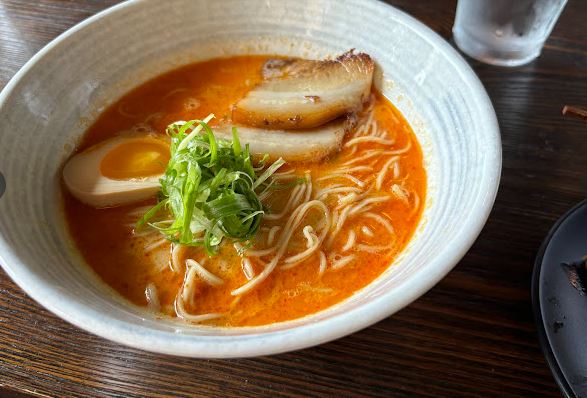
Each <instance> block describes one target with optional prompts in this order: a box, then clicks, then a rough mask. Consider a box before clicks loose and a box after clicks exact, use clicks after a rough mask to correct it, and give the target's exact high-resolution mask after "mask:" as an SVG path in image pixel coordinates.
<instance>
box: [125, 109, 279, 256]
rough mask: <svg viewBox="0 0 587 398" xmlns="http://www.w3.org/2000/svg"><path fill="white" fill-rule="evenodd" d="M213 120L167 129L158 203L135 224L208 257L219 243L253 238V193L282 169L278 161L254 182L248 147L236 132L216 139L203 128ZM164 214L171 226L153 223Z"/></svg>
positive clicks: (259, 209) (256, 210)
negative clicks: (166, 157) (166, 159)
mask: <svg viewBox="0 0 587 398" xmlns="http://www.w3.org/2000/svg"><path fill="white" fill-rule="evenodd" d="M213 117H214V115H209V116H208V117H207V118H205V119H204V120H190V121H188V122H176V123H173V124H171V125H169V126H168V127H167V134H168V135H169V136H170V137H171V159H170V160H169V163H168V164H167V168H166V170H165V174H164V175H163V177H162V178H161V180H160V181H161V194H160V198H159V203H157V204H156V205H155V206H154V207H153V208H152V209H151V210H149V211H148V212H147V213H146V214H145V215H144V216H143V217H142V218H141V219H140V220H139V222H138V223H137V228H141V227H143V226H144V225H145V224H148V225H150V226H151V227H153V228H156V229H158V230H159V231H160V232H161V233H162V234H163V235H165V237H166V238H167V239H169V240H170V241H172V242H175V243H179V244H183V245H189V246H204V247H205V248H206V251H207V252H208V253H209V254H213V253H215V252H216V250H217V248H218V245H219V244H220V242H222V240H223V238H225V237H227V238H230V239H233V240H237V241H245V240H249V239H251V238H252V237H253V236H254V235H255V234H256V232H257V230H258V229H259V225H260V223H261V219H262V217H263V214H264V210H263V205H262V204H261V201H260V200H259V195H258V194H257V191H258V192H263V191H265V190H266V189H268V188H270V187H271V185H272V181H271V175H272V174H273V173H274V172H275V171H276V170H277V169H278V168H279V167H281V166H282V165H283V164H285V161H284V160H283V159H281V158H279V159H278V160H276V161H275V162H273V164H271V165H270V166H269V167H267V168H265V170H264V171H263V172H262V173H261V175H260V176H257V175H256V174H255V167H254V165H253V160H252V158H251V154H250V152H249V145H248V144H246V145H244V146H241V142H240V141H239V138H238V133H237V129H236V128H233V130H232V141H230V140H224V139H217V138H216V137H215V136H214V133H213V131H212V129H211V128H210V126H209V125H208V122H209V121H210V120H211V119H212V118H213ZM265 159H266V157H265V158H264V160H265ZM263 163H264V162H263ZM164 208H165V209H167V210H168V211H169V212H170V213H171V215H172V218H173V220H169V221H167V222H166V221H154V218H155V216H156V215H157V214H158V213H160V211H161V210H163V209H164Z"/></svg>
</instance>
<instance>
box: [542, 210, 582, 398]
mask: <svg viewBox="0 0 587 398" xmlns="http://www.w3.org/2000/svg"><path fill="white" fill-rule="evenodd" d="M585 255H587V200H585V201H583V202H581V203H579V204H578V205H577V206H575V207H574V208H572V209H571V210H569V211H568V212H567V213H566V214H565V215H564V216H562V217H561V218H560V219H559V220H558V221H557V223H556V224H555V225H554V227H552V229H551V230H550V232H549V234H548V236H547V237H546V239H545V240H544V243H543V244H542V246H541V247H540V251H539V252H538V256H537V257H536V263H535V265H534V274H533V276H532V304H533V306H534V316H535V319H536V324H537V327H538V335H539V338H540V344H541V346H542V351H543V353H544V356H545V357H546V361H547V362H548V365H549V366H550V369H551V370H552V373H553V375H554V378H555V379H556V381H557V383H558V385H559V387H560V388H561V390H562V391H563V393H564V394H565V395H566V396H567V397H573V398H574V397H585V398H587V295H585V292H584V291H583V289H582V287H583V286H582V281H583V285H585V284H586V283H585V282H587V281H586V280H585V279H586V278H585V276H586V275H587V271H585V268H584V267H582V266H579V264H581V259H582V257H583V256H585ZM577 270H578V271H577Z"/></svg>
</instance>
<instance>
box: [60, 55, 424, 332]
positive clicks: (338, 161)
mask: <svg viewBox="0 0 587 398" xmlns="http://www.w3.org/2000/svg"><path fill="white" fill-rule="evenodd" d="M267 59H269V57H265V56H241V57H232V58H226V59H215V60H211V61H207V62H202V63H198V64H193V65H189V66H186V67H182V68H180V69H177V70H174V71H171V72H169V73H166V74H164V75H162V76H159V77H157V78H155V79H153V80H151V81H149V82H147V83H145V84H143V85H141V86H140V87H138V88H137V89H135V90H133V91H131V92H130V93H128V94H127V95H125V96H124V97H123V98H121V99H120V100H119V101H117V102H116V103H114V104H113V105H112V106H111V107H109V108H108V109H107V110H106V111H105V112H104V113H103V114H102V115H101V116H100V117H99V119H98V120H97V121H96V122H95V123H94V124H93V125H92V126H91V127H90V128H89V130H88V132H87V133H86V135H85V136H84V137H83V140H82V142H81V144H80V147H79V149H78V150H80V151H81V150H83V149H85V148H88V147H89V146H91V145H94V144H96V143H98V142H100V141H102V140H105V139H107V138H111V137H114V136H116V135H119V134H121V132H126V131H135V132H152V133H155V134H164V131H165V127H166V126H167V125H168V124H170V123H172V122H174V121H177V120H190V119H195V118H200V119H201V118H203V117H205V116H206V115H208V114H209V113H215V114H216V116H217V118H218V120H216V121H213V122H211V126H214V125H215V124H216V123H218V122H229V121H230V114H231V106H232V104H233V103H235V102H236V101H237V100H238V99H240V98H241V97H242V96H244V95H245V94H246V92H247V91H248V90H250V89H251V87H253V86H254V85H255V84H257V83H259V82H260V81H261V79H262V77H261V68H262V65H263V64H264V62H265V61H267ZM371 106H372V108H371V109H372V110H371V112H372V117H373V119H372V120H373V121H374V122H375V125H376V126H377V128H378V129H381V131H386V132H385V133H382V134H383V135H382V136H383V137H384V139H388V138H386V137H391V138H389V140H393V141H394V142H393V144H392V145H391V146H390V148H391V150H401V149H402V148H404V149H405V151H404V152H401V151H399V152H401V153H398V154H397V155H393V156H395V157H396V158H394V160H393V163H389V164H393V167H389V169H390V170H389V172H388V173H387V174H386V176H385V178H384V179H383V180H382V181H383V186H384V187H385V189H387V191H388V192H389V195H388V196H389V197H390V199H389V200H386V201H385V202H381V203H374V204H370V205H369V207H370V208H372V210H370V211H369V213H370V214H376V215H378V216H380V217H383V218H384V219H385V220H387V221H388V222H389V223H390V224H391V225H392V227H393V232H390V231H389V230H388V228H387V227H386V226H385V225H384V224H382V223H381V222H379V221H378V220H377V219H376V217H371V216H369V217H368V216H357V217H354V218H349V219H348V221H346V223H345V224H344V226H343V227H342V229H341V230H340V232H339V233H338V234H337V235H336V238H335V239H334V240H333V242H332V244H331V245H330V247H329V248H328V250H327V251H328V252H327V253H325V255H326V256H327V263H328V267H327V269H326V271H325V272H324V273H323V274H322V275H320V274H319V272H318V269H319V264H320V256H319V255H318V254H316V255H313V256H312V257H310V258H309V259H308V260H305V261H303V262H302V263H300V264H298V265H297V266H295V267H293V268H291V269H287V270H286V269H279V268H278V269H276V270H274V271H273V272H272V273H271V274H270V275H269V277H268V278H267V279H266V280H265V281H263V282H262V283H261V284H260V285H259V286H257V287H256V288H255V289H253V290H252V291H250V292H247V293H244V294H242V295H240V296H236V297H235V296H232V295H231V294H230V292H231V291H232V290H234V289H236V288H238V287H240V286H242V285H244V284H245V283H246V282H247V278H246V276H245V273H244V272H243V259H242V258H241V257H240V256H239V254H238V252H237V250H235V248H234V247H233V245H232V244H230V243H226V244H224V243H223V245H222V246H221V249H220V252H219V255H217V256H214V257H210V258H209V257H208V256H206V254H205V252H204V250H203V249H201V248H189V249H186V250H184V252H183V253H182V259H187V258H194V259H197V260H198V261H200V262H201V263H202V264H203V265H204V266H205V267H206V269H208V270H209V271H210V272H212V273H214V274H216V275H218V276H219V277H221V278H222V279H223V280H224V281H225V282H224V283H223V284H222V285H220V286H210V285H208V284H206V283H204V282H202V281H201V280H196V282H195V283H196V286H195V291H196V296H195V297H193V298H191V299H190V300H189V302H188V303H187V305H186V309H187V310H188V311H189V312H190V313H193V314H203V313H222V314H224V315H223V316H222V317H220V318H217V319H213V320H210V321H206V322H204V323H205V324H209V325H218V326H253V325H264V324H270V323H274V322H280V321H286V320H291V319H295V318H299V317H302V316H305V315H309V314H312V313H315V312H317V311H320V310H323V309H325V308H327V307H329V306H331V305H334V304H336V303H338V302H340V301H341V300H344V299H345V298H347V297H349V296H351V295H352V294H353V293H355V292H356V291H357V290H359V289H361V288H362V287H364V286H366V285H367V284H369V283H370V282H371V281H373V280H374V279H375V278H377V277H378V276H379V275H380V274H381V273H382V272H383V271H384V270H386V269H387V268H388V267H389V266H390V264H392V263H393V260H394V258H395V257H396V256H397V254H398V253H400V252H401V251H402V250H403V249H404V248H405V246H406V244H407V243H408V242H409V240H410V238H411V236H412V235H413V233H414V231H415V229H416V227H417V225H418V222H419V220H420V216H421V213H422V209H423V204H424V202H425V195H426V174H425V169H424V165H423V158H422V152H421V149H420V146H419V144H418V142H417V139H416V137H415V135H414V134H413V132H412V130H411V128H410V126H409V125H408V123H407V122H406V120H405V119H404V118H403V116H402V115H401V114H400V113H399V111H398V110H397V109H396V108H395V107H394V106H393V105H392V104H391V103H390V102H389V101H388V100H387V99H386V98H384V97H383V96H382V95H380V94H378V93H376V92H375V93H373V95H372V104H371ZM355 133H356V132H355ZM353 136H355V137H356V136H357V135H353V134H349V136H347V137H346V138H345V143H349V140H351V139H352V137H353ZM382 142H383V141H382ZM357 148H359V149H357ZM381 148H382V144H381V143H377V142H364V143H360V144H358V145H353V146H348V147H347V146H345V145H344V144H343V149H342V150H341V152H340V153H338V154H337V155H335V156H333V157H331V158H330V159H327V160H326V161H324V162H321V163H317V164H310V163H303V164H302V163H296V164H291V165H288V166H287V168H286V169H285V170H294V173H295V174H296V175H299V176H304V175H309V176H311V179H312V183H313V187H312V189H313V191H312V192H313V193H312V195H313V196H316V195H318V194H319V193H320V192H321V190H324V189H325V188H326V186H327V185H328V184H331V185H330V186H331V187H336V184H335V183H336V181H338V180H337V177H332V175H333V174H335V173H336V172H337V170H338V171H340V170H341V169H344V170H350V171H349V172H348V173H350V174H351V175H353V176H354V178H355V179H358V180H359V182H361V181H373V180H374V178H375V177H376V176H377V175H378V174H377V173H379V170H380V169H382V168H383V167H385V164H388V163H385V162H386V160H387V158H383V157H382V156H366V155H369V154H371V153H374V154H376V153H377V152H376V151H379V150H380V149H381ZM384 149H385V148H384ZM156 153H157V154H158V152H156ZM158 155H159V154H158ZM117 156H119V157H120V154H118V155H117ZM360 156H366V157H365V159H364V160H361V159H358V158H359V157H360ZM354 159H357V160H356V161H355V160H354ZM115 160H116V161H118V162H123V161H124V156H122V157H121V158H120V159H118V158H117V159H115ZM353 161H355V163H352V162H353ZM349 162H351V163H350V164H349ZM395 164H397V166H396V165H395ZM347 165H348V166H347ZM369 168H372V169H373V171H369V170H368V169H369ZM150 172H151V171H147V172H146V173H147V174H148V173H150ZM147 174H146V175H147ZM342 180H344V178H343V179H341V180H340V181H342ZM345 183H348V181H345ZM332 184H335V185H332ZM339 185H340V184H339ZM293 189H295V186H294V185H292V187H290V188H287V189H284V190H281V191H278V192H276V194H275V195H273V196H272V197H271V198H270V199H269V200H268V201H267V203H266V205H267V206H268V207H269V208H270V210H271V212H272V213H274V214H277V213H279V212H280V209H282V208H283V206H284V205H285V203H286V202H287V200H288V199H289V197H290V196H291V194H292V191H293ZM64 196H65V206H64V208H65V214H66V218H67V221H68V224H69V226H70V229H71V235H72V237H73V239H74V240H75V242H76V243H77V246H78V248H79V250H80V251H81V253H82V254H83V256H84V258H85V259H86V261H87V262H88V264H89V265H90V266H91V267H92V268H93V269H94V270H95V272H97V273H98V274H99V275H100V277H101V278H102V279H103V280H104V281H105V282H106V283H107V284H109V285H110V286H112V287H113V288H114V289H116V290H117V291H118V292H119V293H120V294H121V295H122V296H124V297H125V298H127V299H128V300H130V301H131V302H133V303H135V304H137V305H139V306H146V305H147V299H146V296H145V289H146V286H147V285H149V284H151V285H152V286H154V287H155V288H156V291H157V294H158V298H159V301H160V303H161V312H162V314H165V315H169V316H175V308H174V301H175V299H176V296H177V294H178V290H179V289H180V288H181V286H182V283H183V281H184V276H185V275H184V274H185V272H184V271H182V272H174V271H172V269H171V268H170V266H169V262H170V251H171V245H170V243H169V242H166V241H162V240H160V237H159V236H156V235H155V236H152V235H153V234H147V235H144V236H139V235H141V234H134V233H133V224H134V223H135V222H136V220H137V218H138V217H140V215H141V209H142V208H143V207H144V206H146V205H153V204H155V203H156V201H155V199H153V200H151V201H147V202H143V203H138V204H133V205H129V206H122V207H116V208H108V209H94V208H92V207H89V206H87V205H84V204H83V203H81V202H79V201H77V200H76V199H74V198H73V197H71V196H70V195H69V194H68V193H67V191H66V190H65V189H64ZM339 199H340V197H339ZM340 200H344V198H343V199H340ZM325 203H327V204H328V206H329V207H331V209H335V207H336V205H337V203H338V202H337V200H335V199H332V198H331V199H330V200H325ZM365 214H366V213H365ZM311 218H312V216H311V215H309V221H308V222H311V221H312V220H311ZM286 219H287V217H285V218H282V219H281V220H264V221H263V224H262V227H261V230H260V232H259V233H258V235H257V236H256V238H255V242H253V246H256V245H257V243H258V244H260V245H261V246H262V244H263V243H264V242H267V241H268V239H269V235H270V233H271V232H270V231H271V227H273V226H279V225H282V224H283V223H284V222H285V220H286ZM351 231H352V232H351ZM351 238H354V242H352V239H351ZM304 242H305V238H304V236H303V234H302V231H301V228H300V230H299V231H297V232H296V236H295V237H294V238H293V240H292V243H291V252H292V253H297V252H299V251H300V247H301V248H302V250H303V245H304ZM349 242H350V243H351V244H350V247H345V246H349V245H348V244H349ZM367 245H370V246H369V248H370V249H369V250H363V249H362V248H365V247H367ZM382 247H384V249H381V248H382ZM337 256H338V257H337ZM345 256H346V257H348V256H353V257H352V258H353V260H352V261H350V262H349V263H348V264H346V265H344V266H341V267H340V268H338V269H334V267H333V265H334V264H335V263H336V262H337V261H339V259H340V258H344V257H345ZM251 264H252V267H253V269H254V270H255V272H256V273H259V272H261V271H262V269H263V261H261V260H258V259H254V258H251ZM391 266H393V265H391Z"/></svg>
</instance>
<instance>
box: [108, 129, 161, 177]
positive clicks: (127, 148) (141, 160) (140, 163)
mask: <svg viewBox="0 0 587 398" xmlns="http://www.w3.org/2000/svg"><path fill="white" fill-rule="evenodd" d="M168 162H169V147H168V146H167V144H166V143H164V142H162V141H159V140H155V139H144V140H132V141H129V142H125V143H122V144H120V145H118V146H117V147H115V148H114V149H112V150H111V151H110V152H108V153H107V154H106V156H104V158H103V159H102V162H101V163H100V173H101V174H102V175H103V176H104V177H107V178H111V179H113V180H128V179H130V178H140V177H150V176H154V175H157V174H162V173H163V172H164V171H165V167H166V166H167V163H168Z"/></svg>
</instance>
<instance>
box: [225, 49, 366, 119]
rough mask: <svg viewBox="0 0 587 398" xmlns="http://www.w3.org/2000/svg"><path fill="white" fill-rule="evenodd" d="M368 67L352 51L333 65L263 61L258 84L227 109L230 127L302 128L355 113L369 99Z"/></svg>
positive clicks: (294, 60) (358, 55)
mask: <svg viewBox="0 0 587 398" xmlns="http://www.w3.org/2000/svg"><path fill="white" fill-rule="evenodd" d="M373 69H374V63H373V60H372V59H371V57H370V56H369V55H367V54H364V53H358V54H355V53H354V52H353V51H352V50H351V51H349V52H346V53H344V54H342V55H341V56H339V57H338V58H336V59H335V60H325V61H311V60H303V59H274V60H269V61H267V62H266V63H265V66H264V67H263V77H264V80H263V81H262V82H261V83H260V84H259V85H257V86H256V87H254V88H253V89H252V90H251V91H249V92H248V93H247V95H246V96H245V97H244V98H242V99H241V100H239V101H238V102H237V103H236V104H235V105H234V108H233V113H232V120H233V121H234V122H236V123H239V124H242V125H247V126H252V127H258V128H266V129H285V130H290V129H308V128H314V127H317V126H320V125H322V124H324V123H327V122H329V121H331V120H334V119H336V118H338V117H339V116H342V115H343V114H346V113H352V112H356V111H358V110H360V109H361V107H362V106H363V103H364V102H366V101H367V100H368V98H369V93H370V91H371V83H372V81H373Z"/></svg>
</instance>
